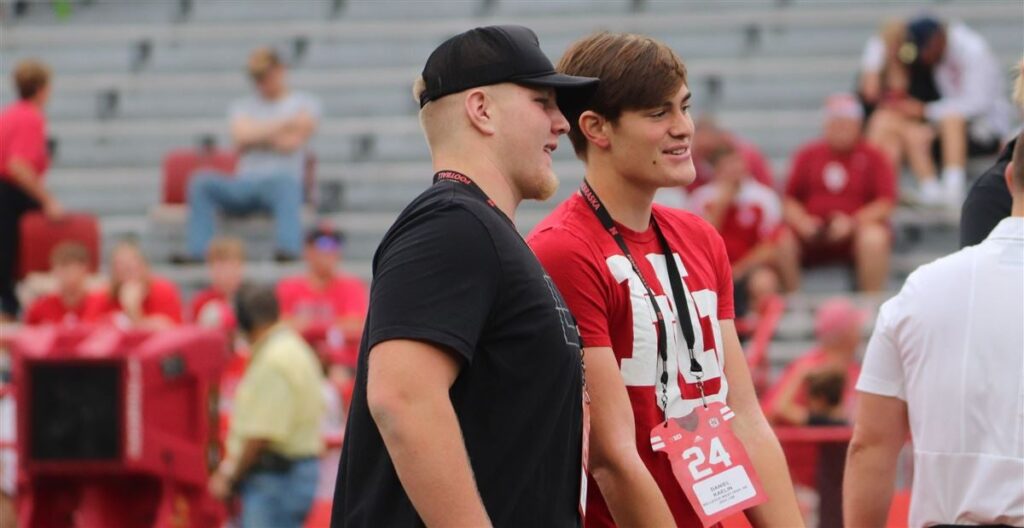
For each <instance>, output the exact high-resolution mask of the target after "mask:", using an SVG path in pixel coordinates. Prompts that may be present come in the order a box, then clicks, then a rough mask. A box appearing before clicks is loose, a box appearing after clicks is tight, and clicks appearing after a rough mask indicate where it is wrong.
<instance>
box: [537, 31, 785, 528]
mask: <svg viewBox="0 0 1024 528" xmlns="http://www.w3.org/2000/svg"><path fill="white" fill-rule="evenodd" d="M559 71H561V72H563V73H566V74H569V75H578V76H587V77H597V78H599V79H600V81H601V83H600V85H599V87H598V89H597V92H596V94H595V95H594V97H593V98H592V99H591V101H590V103H588V104H587V106H586V109H585V111H583V112H582V113H581V114H579V115H578V116H577V115H574V116H573V117H572V118H570V122H571V123H572V124H573V127H572V130H571V131H570V132H569V137H570V139H571V140H572V143H573V147H574V149H575V150H576V154H577V156H578V157H580V158H581V159H582V160H583V161H584V163H585V165H586V182H585V185H584V186H583V187H581V192H580V193H579V194H575V195H573V196H572V197H570V198H569V199H568V200H566V201H565V202H563V203H562V204H561V205H559V206H558V208H557V209H555V211H554V212H553V213H552V214H551V215H550V216H549V217H548V218H546V219H545V220H544V221H543V222H541V223H540V225H538V226H537V228H536V229H535V230H534V231H533V233H531V234H530V236H529V237H528V240H527V241H528V243H529V244H530V246H531V247H532V248H533V250H534V251H535V252H536V254H537V256H538V258H539V259H540V261H541V263H542V264H543V265H544V267H545V268H546V269H547V270H548V273H550V275H551V277H552V279H554V282H555V283H556V285H557V286H558V289H559V290H560V291H561V292H562V294H563V295H564V297H565V300H566V302H567V304H568V306H569V309H570V311H571V312H572V314H573V315H574V316H575V319H576V321H577V322H578V325H579V329H580V334H581V338H582V341H583V344H584V347H585V348H584V361H585V364H586V375H587V387H588V390H589V393H590V401H591V405H590V410H591V436H590V457H589V462H590V475H591V480H592V483H593V482H594V481H596V484H597V486H591V487H590V490H591V491H590V493H589V494H588V502H587V515H586V524H587V526H613V525H615V524H619V525H623V526H700V520H699V518H698V515H697V513H696V512H695V510H694V506H692V505H691V504H690V502H689V501H688V499H687V498H686V496H685V494H684V491H683V489H682V487H681V486H680V484H679V483H678V482H677V480H676V478H675V476H674V474H673V471H672V467H671V464H670V462H669V459H668V458H667V457H666V456H664V455H663V454H660V453H655V452H654V451H653V449H652V445H651V441H650V438H651V437H650V432H651V430H652V428H654V427H655V426H658V425H659V424H661V423H662V422H663V421H664V420H665V419H666V417H667V418H680V417H683V416H687V415H689V414H690V413H691V412H692V411H694V410H696V409H697V408H698V407H700V406H701V401H702V396H701V394H702V393H701V391H703V394H704V397H706V399H707V402H708V403H713V402H723V403H724V402H727V404H728V406H729V407H730V408H732V409H733V410H734V411H735V418H733V420H734V422H735V425H734V430H735V434H736V437H737V438H738V439H739V441H740V442H741V443H742V444H743V445H744V446H745V449H746V451H747V452H748V453H749V454H750V457H751V459H752V460H753V463H754V469H755V470H756V472H757V473H758V474H759V475H760V477H761V479H762V483H763V485H764V490H765V491H766V493H767V495H768V497H770V499H769V501H768V502H766V503H764V504H761V505H760V506H757V507H755V508H753V509H751V510H749V511H748V517H749V518H750V519H751V520H752V521H753V522H754V524H755V525H757V526H767V525H773V526H799V525H801V523H802V521H801V519H800V514H799V512H798V510H797V507H796V499H795V497H794V495H793V487H792V484H791V483H790V480H789V473H788V471H787V469H786V462H785V460H784V458H783V456H782V451H781V449H780V447H779V443H778V441H777V440H776V439H775V437H774V434H773V433H772V431H771V429H770V428H769V427H768V423H767V421H766V420H765V419H764V416H763V415H762V414H761V409H760V407H759V405H758V403H757V397H756V395H755V394H754V389H753V384H752V382H751V378H750V373H749V372H748V371H747V366H746V361H745V359H744V357H743V351H742V349H741V348H740V343H739V338H738V337H737V336H736V327H735V325H734V323H733V299H732V275H731V273H730V269H729V258H728V255H726V251H725V246H724V244H723V243H722V238H721V236H719V235H718V233H716V232H715V230H714V228H713V227H711V225H709V224H708V223H707V222H705V221H704V220H702V219H700V218H699V217H697V216H696V215H693V214H691V213H688V212H683V211H679V210H674V209H669V208H666V207H661V206H658V205H654V204H653V202H654V195H655V193H656V192H657V190H658V189H660V188H663V187H681V186H685V185H687V184H688V183H690V182H691V181H692V180H693V178H694V168H693V162H692V160H691V156H690V147H691V141H692V136H693V122H692V120H691V118H690V115H689V101H690V91H689V88H688V87H687V85H686V69H685V67H684V66H683V63H682V61H680V60H679V58H678V57H677V56H676V55H675V53H673V52H672V50H671V49H669V48H668V47H667V46H665V45H664V44H662V43H659V42H657V41H654V40H652V39H650V38H646V37H641V36H637V35H628V34H608V33H599V34H596V35H593V36H590V37H587V38H584V39H583V40H580V41H578V42H576V43H575V44H573V45H572V46H570V49H569V50H568V51H567V52H566V54H565V56H563V57H562V60H561V62H560V64H559ZM588 184H589V185H588ZM584 195H586V198H585V197H584ZM602 204H603V205H602ZM599 211H601V212H604V213H607V216H603V215H602V216H603V219H601V218H599V215H600V213H599ZM606 222H607V223H608V224H609V225H608V226H607V227H606V226H605V225H604V224H605V223H606ZM620 235H621V236H620ZM620 243H621V244H622V245H621V246H620ZM663 245H667V246H668V249H667V250H666V249H663ZM623 246H624V247H625V248H626V249H627V250H628V252H624V251H623ZM664 251H671V252H672V254H673V261H674V262H675V263H676V265H675V266H671V267H670V266H669V264H668V259H667V258H666V256H665V254H664ZM631 257H632V258H631ZM669 269H675V270H676V271H677V272H676V273H675V274H672V272H670V271H669ZM638 270H639V271H638ZM640 274H642V275H640ZM670 275H671V276H670ZM676 279H679V280H681V281H682V285H681V286H680V287H678V288H674V289H673V288H670V284H671V283H672V282H676ZM675 290H681V291H675ZM674 292H675V293H679V295H680V297H676V296H674V295H673V293H674ZM652 297H654V299H652ZM675 298H685V299H687V301H686V308H684V307H682V306H680V307H678V308H676V307H674V306H673V304H675V301H674V300H673V299H675ZM655 299H656V301H655ZM653 302H657V304H656V305H655V304H653ZM683 311H685V312H686V315H683ZM655 314H658V317H656V316H655ZM677 314H679V315H680V316H684V317H687V319H688V320H689V322H690V323H691V326H692V329H693V330H694V332H693V334H694V335H693V337H692V340H693V344H694V346H692V350H693V352H695V354H694V356H693V361H696V362H697V363H698V364H699V365H700V367H701V370H702V381H698V379H697V376H695V375H694V372H695V371H696V369H694V368H693V366H692V365H693V361H691V358H690V357H689V355H688V350H687V348H688V347H687V346H685V345H684V344H683V343H682V341H683V337H682V336H680V333H679V328H680V326H683V327H684V328H685V326H686V325H685V323H684V322H683V321H682V320H679V319H677ZM659 321H664V322H663V323H662V322H659ZM677 321H679V322H677ZM659 328H662V329H663V330H658V329H659ZM659 335H660V337H659ZM687 340H688V341H689V340H691V338H689V337H687ZM656 343H658V344H657V345H656ZM662 353H664V355H662ZM659 356H660V357H659ZM686 365H690V366H691V367H690V369H687V368H686ZM598 490H599V492H598Z"/></svg>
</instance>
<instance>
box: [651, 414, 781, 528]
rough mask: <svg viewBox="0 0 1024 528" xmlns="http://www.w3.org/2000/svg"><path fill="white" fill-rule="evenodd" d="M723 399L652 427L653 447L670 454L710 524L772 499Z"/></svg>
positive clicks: (681, 482) (689, 496)
mask: <svg viewBox="0 0 1024 528" xmlns="http://www.w3.org/2000/svg"><path fill="white" fill-rule="evenodd" d="M735 416H736V414H735V413H733V412H732V410H731V409H730V408H729V407H728V406H726V405H725V404H723V403H722V402H710V403H709V404H708V406H707V408H704V407H697V408H696V409H695V410H694V411H693V412H692V413H690V414H688V415H686V416H684V417H682V418H671V419H669V420H668V421H666V422H665V423H663V424H661V425H658V426H655V427H654V429H652V430H651V449H653V450H654V451H660V452H662V453H664V454H665V455H667V456H668V458H669V462H670V463H671V464H672V472H673V473H674V474H675V476H676V480H677V481H678V482H679V486H680V487H681V488H682V489H683V492H685V493H686V498H687V499H689V500H690V504H691V505H692V506H693V509H694V511H695V512H696V513H697V516H698V517H700V520H701V523H702V524H703V525H704V526H711V525H713V524H715V523H716V522H718V521H721V520H722V519H724V518H726V517H728V516H730V515H733V514H735V513H738V512H740V511H743V510H745V509H747V508H750V507H753V506H757V505H758V504H761V503H763V502H765V501H766V500H767V497H766V496H765V494H764V490H763V489H762V488H761V481H760V480H759V479H758V478H757V473H756V472H755V471H754V466H753V464H752V463H751V462H750V457H749V456H747V452H746V450H745V449H743V444H741V443H740V441H739V440H738V439H737V438H736V436H735V435H733V432H732V428H731V427H729V423H728V422H729V420H731V419H732V418H733V417H735Z"/></svg>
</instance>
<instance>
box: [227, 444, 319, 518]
mask: <svg viewBox="0 0 1024 528" xmlns="http://www.w3.org/2000/svg"><path fill="white" fill-rule="evenodd" d="M319 471H320V460H319V459H316V458H310V459H306V460H302V461H299V462H296V463H294V464H292V467H291V469H289V470H288V471H284V472H280V473H273V472H268V471H263V472H258V473H251V474H249V475H247V476H246V477H244V478H243V479H242V481H241V482H240V483H239V495H240V496H241V499H242V514H241V518H240V521H241V528H301V527H302V524H303V523H304V522H305V521H306V516H307V515H308V514H309V510H310V509H311V508H312V507H313V499H314V496H315V495H316V484H317V477H318V474H319Z"/></svg>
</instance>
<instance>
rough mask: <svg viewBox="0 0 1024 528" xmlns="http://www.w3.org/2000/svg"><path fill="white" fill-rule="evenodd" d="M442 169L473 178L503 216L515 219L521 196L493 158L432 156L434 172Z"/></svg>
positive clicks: (521, 199)
mask: <svg viewBox="0 0 1024 528" xmlns="http://www.w3.org/2000/svg"><path fill="white" fill-rule="evenodd" d="M469 150H472V149H469ZM443 170H450V171H455V172H458V173H461V174H463V175H465V176H467V177H468V178H469V179H471V180H473V183H475V184H477V186H478V187H480V190H482V191H483V192H484V194H486V195H487V197H488V198H490V199H491V200H494V203H495V205H497V206H498V209H501V212H503V213H505V216H507V217H509V219H511V220H513V221H515V219H516V208H518V207H519V202H522V201H523V198H522V196H520V195H519V192H518V191H517V190H516V188H515V186H513V185H512V184H511V182H509V180H508V177H507V176H505V174H503V173H502V171H501V170H500V169H499V168H498V166H497V164H496V163H494V161H493V160H491V159H490V158H488V157H487V156H480V157H476V158H472V159H467V158H464V157H460V156H446V155H443V154H439V155H437V156H435V157H434V172H439V171H443Z"/></svg>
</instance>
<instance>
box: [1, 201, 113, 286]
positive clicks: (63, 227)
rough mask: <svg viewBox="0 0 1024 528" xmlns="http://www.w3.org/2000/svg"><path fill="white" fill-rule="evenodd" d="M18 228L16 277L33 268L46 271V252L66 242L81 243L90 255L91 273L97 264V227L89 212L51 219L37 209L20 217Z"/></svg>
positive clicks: (98, 249) (98, 250)
mask: <svg viewBox="0 0 1024 528" xmlns="http://www.w3.org/2000/svg"><path fill="white" fill-rule="evenodd" d="M20 229H21V247H20V248H19V255H20V258H19V263H18V264H19V265H18V278H19V279H22V278H24V277H25V276H27V275H28V274H29V273H32V272H35V271H48V270H49V269H50V251H52V250H53V248H54V246H56V245H57V244H60V243H61V242H66V241H75V242H80V243H82V244H83V245H85V247H86V249H88V250H89V255H90V262H89V269H90V271H92V272H95V271H96V269H97V268H98V266H99V252H100V226H99V222H98V221H97V220H96V217H95V216H93V215H90V214H85V213H70V214H67V215H65V216H64V217H63V218H61V219H60V220H56V221H54V220H50V219H49V218H47V217H46V216H45V215H43V214H42V213H40V212H33V213H29V214H26V215H24V216H22V217H21V227H20Z"/></svg>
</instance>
